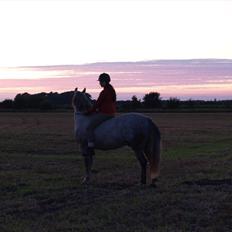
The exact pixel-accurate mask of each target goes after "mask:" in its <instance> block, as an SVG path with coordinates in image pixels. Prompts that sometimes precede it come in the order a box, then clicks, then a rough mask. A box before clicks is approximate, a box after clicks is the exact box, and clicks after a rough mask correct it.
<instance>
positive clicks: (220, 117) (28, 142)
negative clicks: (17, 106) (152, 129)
mask: <svg viewBox="0 0 232 232" xmlns="http://www.w3.org/2000/svg"><path fill="white" fill-rule="evenodd" d="M148 116H150V117H151V118H152V119H153V121H154V122H155V123H156V124H157V126H158V127H159V128H160V130H161V134H162V147H163V148H162V162H161V173H160V178H159V181H158V183H157V188H152V187H149V185H147V186H144V187H141V186H140V185H139V177H140V168H139V164H138V162H137V160H136V159H135V157H134V155H133V152H132V151H131V150H130V149H129V148H126V147H125V148H122V149H118V150H113V151H107V152H102V151H97V153H96V156H95V161H94V162H95V163H94V170H93V178H92V181H91V184H90V185H89V186H83V185H81V177H82V176H83V174H84V165H83V161H82V157H81V156H80V153H79V151H78V146H77V144H76V143H75V140H74V134H73V115H72V113H1V114H0V129H1V134H0V231H1V232H29V231H33V232H37V231H38V232H53V231H54V232H58V231H61V232H66V231H78V232H81V231H91V232H92V231H107V232H108V231H116V232H121V231H124V232H126V231H133V232H136V231H138V232H141V231H144V232H145V231H148V232H149V231H171V232H174V231H204V232H205V231H223V232H224V231H232V218H231V212H232V168H231V166H232V142H231V141H232V113H202V114H200V113H160V114H158V113H154V114H149V115H148Z"/></svg>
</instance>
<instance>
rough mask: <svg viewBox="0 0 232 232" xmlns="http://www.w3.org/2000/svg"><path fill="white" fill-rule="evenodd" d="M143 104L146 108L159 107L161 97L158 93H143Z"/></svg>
mask: <svg viewBox="0 0 232 232" xmlns="http://www.w3.org/2000/svg"><path fill="white" fill-rule="evenodd" d="M143 104H144V106H145V107H148V108H160V107H161V98H160V93H157V92H150V93H148V94H145V96H144V97H143Z"/></svg>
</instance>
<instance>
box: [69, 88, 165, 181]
mask: <svg viewBox="0 0 232 232" xmlns="http://www.w3.org/2000/svg"><path fill="white" fill-rule="evenodd" d="M72 106H73V108H74V133H75V138H76V140H77V142H78V143H79V144H80V147H81V151H82V152H83V153H84V150H85V149H86V146H87V138H86V128H87V126H88V123H89V122H90V120H91V117H92V116H91V115H88V116H87V115H85V114H84V113H83V112H85V111H86V110H88V109H89V108H90V107H91V106H92V102H91V100H90V98H89V97H88V95H87V94H86V93H85V89H84V90H83V91H78V90H77V88H76V89H75V91H74V95H73V98H72ZM94 136H95V148H96V149H100V150H110V149H116V148H119V147H123V146H129V147H131V148H132V150H133V151H134V152H135V155H136V157H137V159H138V161H139V163H140V165H141V184H146V168H147V162H148V163H149V167H150V178H151V184H152V185H154V186H155V182H156V180H157V177H158V175H159V166H160V143H161V138H160V131H159V129H158V127H157V126H156V125H155V124H154V123H153V121H152V120H151V119H150V118H148V117H146V116H144V115H142V114H138V113H125V114H122V115H120V116H116V117H114V118H112V119H110V120H107V121H105V122H103V123H102V124H101V125H100V126H98V127H97V128H96V129H95V131H94ZM84 163H85V169H86V176H85V177H84V180H83V183H88V182H89V180H90V174H91V168H92V163H93V158H92V156H90V155H85V156H84Z"/></svg>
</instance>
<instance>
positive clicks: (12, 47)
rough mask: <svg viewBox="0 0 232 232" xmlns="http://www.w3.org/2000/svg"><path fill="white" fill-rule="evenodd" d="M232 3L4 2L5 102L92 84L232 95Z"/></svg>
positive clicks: (130, 90)
mask: <svg viewBox="0 0 232 232" xmlns="http://www.w3.org/2000/svg"><path fill="white" fill-rule="evenodd" d="M231 12H232V1H227V0H211V1H207V0H205V1H204V0H203V1H195V0H188V1H182V0H165V1H161V0H154V1H149V0H143V1H142V0H135V1H132V0H125V1H116V0H110V1H105V0H86V1H83V0H78V1H72V0H66V1H64V0H47V1H39V0H33V1H28V0H10V1H6V0H2V1H0V28H1V36H0V100H3V99H5V98H14V97H15V95H16V94H17V93H23V92H29V93H37V92H50V91H53V92H54V91H57V92H65V91H70V90H73V89H74V88H75V87H76V86H78V87H80V88H84V87H87V89H88V92H89V93H90V94H91V95H92V96H93V97H97V95H98V93H99V91H100V90H101V88H100V87H99V85H98V82H97V81H96V80H97V77H98V75H99V74H100V73H101V72H108V73H109V74H110V75H111V77H112V83H113V85H114V86H115V88H116V90H117V93H118V98H119V99H130V98H131V96H132V95H136V96H138V97H139V98H142V97H143V96H144V94H146V93H147V92H151V91H157V92H160V93H161V97H163V98H169V97H179V98H181V99H186V98H194V99H214V98H217V99H230V98H232V96H231V93H232V45H231V41H232V30H230V27H231V25H230V24H231V22H232V14H231Z"/></svg>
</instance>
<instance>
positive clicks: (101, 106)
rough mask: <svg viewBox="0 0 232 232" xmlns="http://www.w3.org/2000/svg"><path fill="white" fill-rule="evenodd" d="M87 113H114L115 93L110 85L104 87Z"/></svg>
mask: <svg viewBox="0 0 232 232" xmlns="http://www.w3.org/2000/svg"><path fill="white" fill-rule="evenodd" d="M89 112H90V113H91V112H99V113H103V114H108V115H114V114H115V113H116V93H115V90H114V88H113V86H112V85H110V84H108V85H106V86H105V87H104V89H103V90H102V91H101V93H100V95H99V97H98V99H97V101H96V102H95V104H94V106H93V108H92V109H90V111H89Z"/></svg>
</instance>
